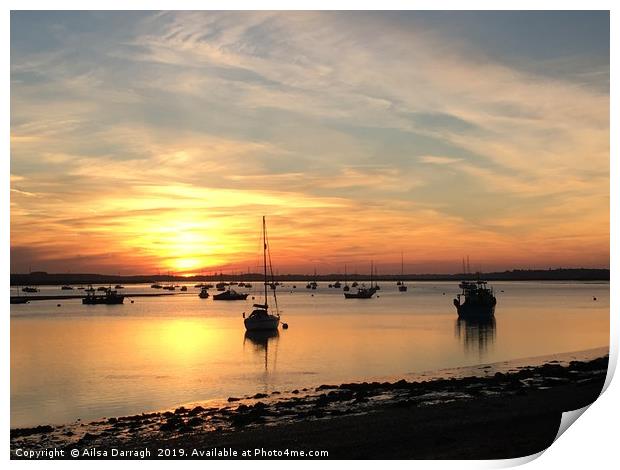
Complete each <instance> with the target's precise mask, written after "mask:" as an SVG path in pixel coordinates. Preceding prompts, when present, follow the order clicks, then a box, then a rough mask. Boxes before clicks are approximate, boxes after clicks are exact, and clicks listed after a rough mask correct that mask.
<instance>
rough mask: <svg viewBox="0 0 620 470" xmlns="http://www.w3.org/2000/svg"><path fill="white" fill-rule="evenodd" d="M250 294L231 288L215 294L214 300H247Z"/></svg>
mask: <svg viewBox="0 0 620 470" xmlns="http://www.w3.org/2000/svg"><path fill="white" fill-rule="evenodd" d="M248 295H249V294H244V293H241V292H237V291H236V290H233V289H230V288H229V289H228V290H225V291H224V292H222V293H220V294H215V295H214V296H213V300H245V299H247V298H248Z"/></svg>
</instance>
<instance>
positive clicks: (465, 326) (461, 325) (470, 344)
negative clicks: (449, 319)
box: [455, 318, 495, 357]
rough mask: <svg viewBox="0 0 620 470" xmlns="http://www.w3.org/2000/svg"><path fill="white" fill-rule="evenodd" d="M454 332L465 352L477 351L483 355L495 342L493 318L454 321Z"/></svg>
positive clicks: (480, 355)
mask: <svg viewBox="0 0 620 470" xmlns="http://www.w3.org/2000/svg"><path fill="white" fill-rule="evenodd" d="M455 334H456V336H457V337H458V338H459V339H461V340H462V341H463V348H464V350H465V353H467V354H469V353H472V352H476V351H477V352H478V355H479V357H483V356H484V355H485V354H486V352H487V350H488V348H489V346H491V345H493V343H494V342H495V318H491V319H489V320H465V319H463V318H459V319H458V320H456V323H455Z"/></svg>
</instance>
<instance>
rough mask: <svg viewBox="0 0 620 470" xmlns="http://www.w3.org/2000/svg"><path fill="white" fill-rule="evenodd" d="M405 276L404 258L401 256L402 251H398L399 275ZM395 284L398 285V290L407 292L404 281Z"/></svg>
mask: <svg viewBox="0 0 620 470" xmlns="http://www.w3.org/2000/svg"><path fill="white" fill-rule="evenodd" d="M404 276H405V262H404V258H403V252H402V251H401V252H400V277H401V278H402V277H404ZM396 285H397V286H398V291H399V292H407V286H406V285H405V281H398V282H397V283H396Z"/></svg>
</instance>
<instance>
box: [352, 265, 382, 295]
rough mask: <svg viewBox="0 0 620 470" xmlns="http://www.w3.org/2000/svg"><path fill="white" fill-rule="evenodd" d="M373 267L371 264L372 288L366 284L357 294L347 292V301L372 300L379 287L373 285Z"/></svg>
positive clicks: (358, 289) (360, 287)
mask: <svg viewBox="0 0 620 470" xmlns="http://www.w3.org/2000/svg"><path fill="white" fill-rule="evenodd" d="M373 271H374V269H373V265H372V263H371V264H370V287H366V286H365V285H364V284H362V285H361V286H359V287H358V288H357V292H345V293H344V298H345V299H370V298H371V297H372V296H373V295H375V293H376V292H377V290H378V286H376V285H373V281H372V274H373Z"/></svg>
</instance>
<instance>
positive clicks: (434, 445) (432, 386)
mask: <svg viewBox="0 0 620 470" xmlns="http://www.w3.org/2000/svg"><path fill="white" fill-rule="evenodd" d="M606 371H607V356H605V357H601V358H598V359H595V360H591V361H586V362H584V361H572V362H570V363H569V364H561V363H558V362H557V361H552V362H549V363H546V364H543V365H541V366H536V367H531V366H525V367H520V368H518V369H517V370H513V371H512V372H509V373H502V372H497V373H495V374H494V375H492V376H487V377H476V376H471V377H464V378H458V379H457V378H451V379H437V380H429V381H418V382H407V381H405V380H400V381H397V382H383V383H379V382H372V383H366V382H364V383H350V384H341V385H327V384H326V385H321V386H320V387H316V388H315V389H312V390H308V389H303V390H292V391H290V392H282V393H280V392H273V393H272V394H271V395H269V396H268V395H265V394H256V395H254V396H252V397H244V398H237V397H230V398H229V399H228V400H227V402H226V403H225V404H221V406H211V407H205V406H195V407H192V408H189V407H188V408H186V407H180V408H177V409H176V410H170V411H165V412H156V413H144V414H140V415H134V416H125V417H118V418H108V419H102V420H100V421H95V422H92V423H80V422H79V421H78V422H76V423H72V424H69V425H64V426H56V427H53V426H38V427H35V428H22V429H13V430H11V457H12V458H20V456H21V455H23V454H20V453H19V452H23V451H24V450H29V451H36V450H39V451H41V450H43V451H44V450H49V449H51V448H56V449H63V450H65V454H66V455H65V456H66V457H67V458H70V457H69V451H70V450H73V449H79V451H80V457H82V458H110V457H112V458H114V457H120V455H118V452H119V451H140V450H142V451H143V452H146V451H145V449H148V455H146V457H147V458H158V457H168V458H179V457H181V458H183V457H193V458H231V457H232V458H235V457H236V458H245V457H244V456H243V455H242V453H243V451H244V450H248V449H249V450H250V454H251V455H250V457H251V458H261V457H262V458H268V457H272V458H273V457H276V458H287V457H289V458H290V457H307V455H301V454H299V452H301V451H304V452H308V451H310V450H313V451H325V450H326V451H328V455H327V457H328V458H335V459H339V458H415V459H434V458H481V459H489V458H513V457H521V456H525V455H530V454H532V453H536V452H539V451H541V450H543V449H545V448H546V447H548V446H549V444H550V443H551V442H553V439H554V437H555V435H556V433H557V430H558V427H559V423H560V418H561V413H562V412H563V411H568V410H573V409H577V408H581V407H583V406H586V405H587V404H589V403H592V402H593V401H594V400H595V399H596V398H597V396H598V395H599V393H600V391H601V389H602V386H603V383H604V380H605V376H606ZM261 448H262V449H264V451H265V452H267V454H262V453H260V452H259V455H255V449H261ZM159 449H168V451H167V452H162V451H160V450H159ZM224 449H226V453H227V454H226V455H222V453H223V452H224ZM286 449H288V451H289V452H288V455H287V453H286V452H285V450H286ZM233 451H236V453H237V455H232V456H231V453H232V452H233ZM270 451H275V452H272V453H269V452H270ZM291 451H294V452H296V453H295V454H293V455H291ZM115 452H116V454H117V455H115V454H114V453H115ZM166 454H167V455H166ZM142 455H144V454H142ZM139 456H140V454H138V453H136V454H135V455H129V457H133V458H139ZM124 457H125V458H126V457H128V456H127V455H125V456H124ZM322 457H323V458H325V455H323V456H322ZM39 458H46V457H45V455H40V456H39ZM311 458H317V457H314V456H312V457H311ZM319 458H320V457H319Z"/></svg>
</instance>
